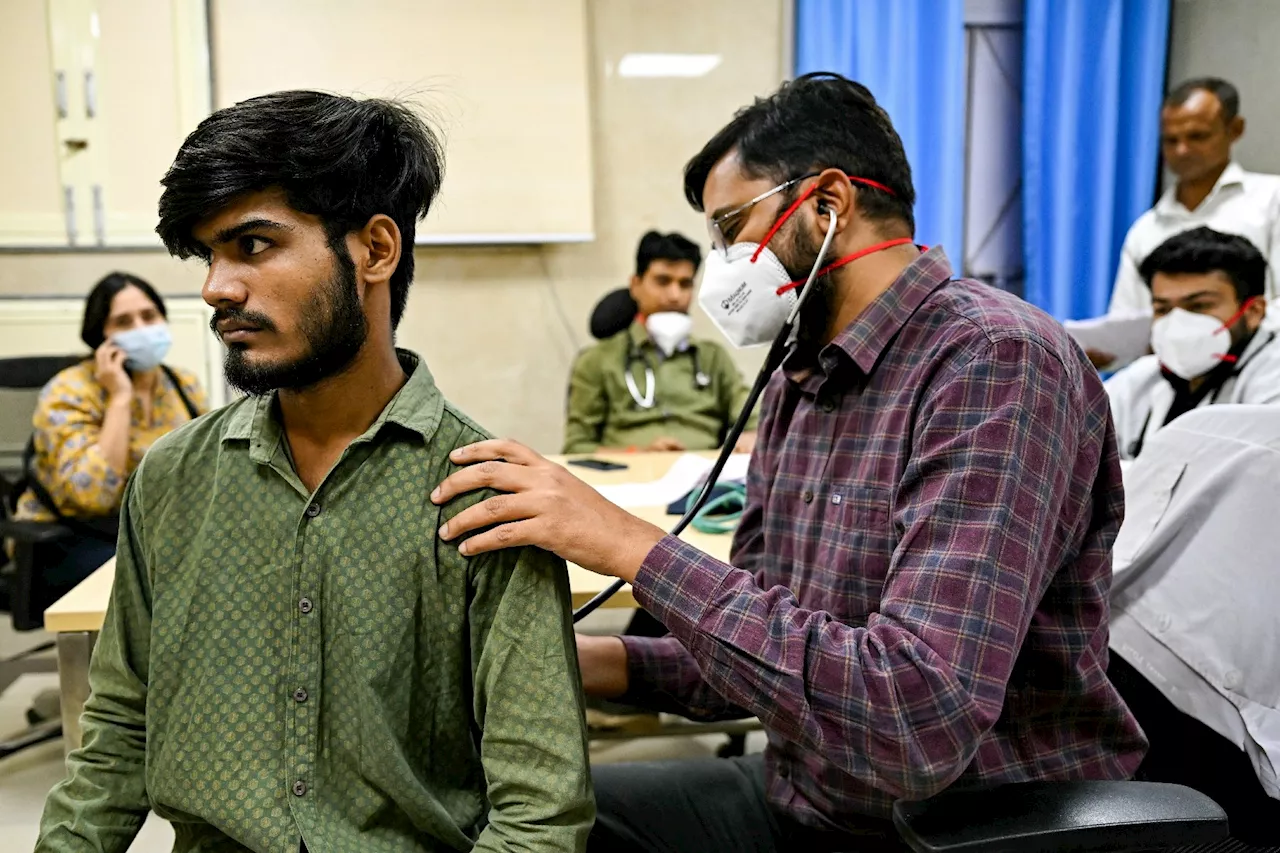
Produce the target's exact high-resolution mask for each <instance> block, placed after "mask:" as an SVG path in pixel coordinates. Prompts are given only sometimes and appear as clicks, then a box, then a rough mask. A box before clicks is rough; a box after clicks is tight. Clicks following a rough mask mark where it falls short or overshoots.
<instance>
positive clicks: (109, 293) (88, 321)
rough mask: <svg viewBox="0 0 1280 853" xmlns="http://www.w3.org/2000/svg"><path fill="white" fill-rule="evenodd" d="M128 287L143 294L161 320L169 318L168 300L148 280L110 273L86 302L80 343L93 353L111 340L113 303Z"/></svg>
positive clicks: (90, 292) (97, 285) (95, 287)
mask: <svg viewBox="0 0 1280 853" xmlns="http://www.w3.org/2000/svg"><path fill="white" fill-rule="evenodd" d="M126 287H136V288H138V290H141V291H142V292H143V294H144V295H145V296H146V297H147V298H148V299H150V300H151V301H152V302H154V303H155V305H156V309H157V310H159V312H160V316H161V317H164V318H166V319H167V318H168V317H169V312H168V311H167V310H165V307H164V300H163V299H161V298H160V294H159V293H156V289H155V288H154V287H152V286H151V285H150V284H148V283H147V282H146V281H145V280H143V279H141V278H138V277H137V276H136V275H133V274H132V273H127V272H113V273H110V274H109V275H107V276H104V277H103V279H102V280H101V281H99V282H98V283H97V284H95V285H94V286H93V290H90V291H89V295H88V296H87V297H85V300H84V320H83V322H81V324H80V340H82V341H84V342H85V344H86V345H87V346H88V347H89V349H91V350H96V349H97V348H98V347H100V346H102V342H103V341H105V340H106V339H107V335H106V331H107V320H108V319H109V318H110V317H111V302H112V300H114V299H115V298H116V294H117V293H119V292H120V291H122V290H124V289H125V288H126Z"/></svg>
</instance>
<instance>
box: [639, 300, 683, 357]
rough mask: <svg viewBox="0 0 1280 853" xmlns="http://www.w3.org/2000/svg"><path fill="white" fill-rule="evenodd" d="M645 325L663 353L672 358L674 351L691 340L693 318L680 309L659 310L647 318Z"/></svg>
mask: <svg viewBox="0 0 1280 853" xmlns="http://www.w3.org/2000/svg"><path fill="white" fill-rule="evenodd" d="M644 327H645V329H647V330H648V332H649V337H650V338H652V339H653V342H654V344H655V345H657V347H658V349H660V350H662V354H663V355H665V356H666V357H667V358H670V357H671V355H672V353H674V352H675V351H676V350H677V349H678V348H679V347H680V346H682V345H683V344H684V343H685V342H687V341H688V340H689V330H690V329H692V328H693V320H692V319H690V317H689V315H688V314H685V313H683V312H680V311H659V312H658V313H657V314H650V315H649V316H648V317H647V318H645V321H644Z"/></svg>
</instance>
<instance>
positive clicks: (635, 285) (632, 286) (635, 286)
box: [627, 275, 640, 302]
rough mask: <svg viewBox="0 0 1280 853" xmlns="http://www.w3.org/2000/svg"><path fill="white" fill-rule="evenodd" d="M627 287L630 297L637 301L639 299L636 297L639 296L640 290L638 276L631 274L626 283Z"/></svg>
mask: <svg viewBox="0 0 1280 853" xmlns="http://www.w3.org/2000/svg"><path fill="white" fill-rule="evenodd" d="M627 289H628V290H630V291H631V298H632V299H635V300H636V301H637V302H639V301H640V300H639V299H638V298H637V297H638V296H639V290H640V276H638V275H633V276H631V281H630V282H629V283H628V284H627Z"/></svg>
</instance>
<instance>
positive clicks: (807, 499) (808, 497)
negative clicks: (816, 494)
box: [800, 489, 813, 504]
mask: <svg viewBox="0 0 1280 853" xmlns="http://www.w3.org/2000/svg"><path fill="white" fill-rule="evenodd" d="M800 499H801V500H803V501H804V502H805V503H807V504H811V503H813V492H811V491H809V490H808V489H806V490H805V493H804V494H803V495H801V496H800Z"/></svg>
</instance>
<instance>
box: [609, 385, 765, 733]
mask: <svg viewBox="0 0 1280 853" xmlns="http://www.w3.org/2000/svg"><path fill="white" fill-rule="evenodd" d="M775 379H776V380H777V381H774V382H770V383H769V385H768V386H766V388H765V391H764V394H763V395H762V400H761V402H760V408H759V410H760V411H771V410H772V408H773V406H774V405H775V403H776V400H775V395H776V394H777V393H778V388H779V385H778V381H781V375H780V374H779V375H778V376H777V377H775ZM771 425H772V424H771V421H769V420H768V419H765V420H763V421H761V422H760V434H759V440H758V441H757V443H756V448H755V451H754V454H753V458H752V460H751V466H750V467H749V468H748V469H747V503H746V506H745V507H744V508H743V511H742V518H741V519H740V520H739V522H738V527H737V529H736V530H735V531H734V534H733V548H732V549H731V551H730V554H729V559H730V561H732V563H733V565H734V566H736V567H737V568H739V569H742V570H744V571H746V572H749V573H751V574H752V575H756V572H757V569H758V566H759V563H760V560H761V556H762V551H763V548H764V500H765V497H766V496H767V493H768V488H769V479H770V478H769V477H768V476H767V475H766V474H765V473H764V472H766V471H772V470H773V463H772V459H771V458H770V455H769V440H768V439H769V433H770V427H771ZM668 538H669V539H670V538H671V537H668ZM674 541H679V540H674ZM695 553H699V554H700V552H695ZM713 562H715V561H713ZM716 565H720V564H719V563H716ZM755 581H756V583H757V584H758V583H759V582H760V578H759V576H758V575H757V576H756V577H755ZM619 639H621V640H622V644H623V646H625V647H626V649H627V681H628V690H627V694H626V696H624V697H623V698H622V701H624V702H627V703H629V704H632V705H639V706H641V707H645V708H653V709H655V710H659V711H667V712H669V713H673V714H681V715H683V716H686V717H690V718H692V719H695V720H703V721H714V720H725V719H736V718H741V717H749V716H751V712H750V711H748V710H746V709H745V708H742V707H740V706H738V705H736V704H734V703H733V702H730V701H728V700H727V699H725V698H724V697H723V696H721V695H720V694H719V693H717V692H716V691H715V690H714V689H713V688H711V687H710V686H709V685H708V684H707V682H706V681H705V680H704V679H703V677H702V672H701V670H700V669H699V668H698V662H697V661H696V660H695V659H694V657H693V655H691V654H690V653H689V650H688V649H686V648H685V647H684V646H683V645H681V644H680V640H678V639H677V638H676V637H674V636H666V637H662V638H657V639H655V638H649V637H631V636H622V637H620V638H619Z"/></svg>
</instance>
